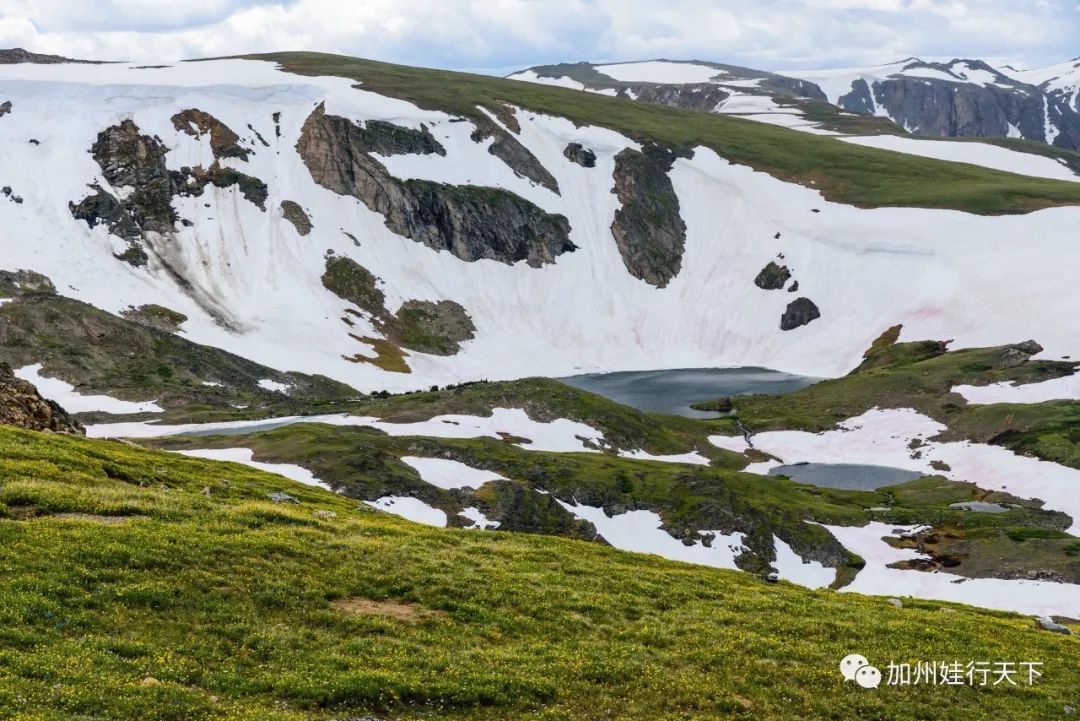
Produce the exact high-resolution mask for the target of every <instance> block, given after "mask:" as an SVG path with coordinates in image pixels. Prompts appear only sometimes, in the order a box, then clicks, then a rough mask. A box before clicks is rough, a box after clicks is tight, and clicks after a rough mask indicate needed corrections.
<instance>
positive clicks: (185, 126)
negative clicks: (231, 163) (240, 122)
mask: <svg viewBox="0 0 1080 721" xmlns="http://www.w3.org/2000/svg"><path fill="white" fill-rule="evenodd" d="M172 124H173V127H174V128H176V129H177V130H179V131H181V132H184V133H187V134H188V135H190V136H191V137H193V138H201V137H202V136H204V135H209V136H210V149H211V150H212V151H213V153H214V157H215V158H217V159H219V160H221V159H223V158H236V159H237V160H244V161H246V160H247V159H248V155H249V154H250V153H251V151H250V150H246V149H244V148H241V147H240V144H239V143H240V136H239V135H237V134H236V133H234V132H233V131H232V129H231V128H229V126H227V125H225V123H223V122H221V121H220V120H218V119H217V118H215V117H214V116H213V115H211V114H210V113H207V112H204V111H202V110H198V109H196V108H190V109H188V110H182V111H180V112H179V113H177V114H176V115H174V116H172Z"/></svg>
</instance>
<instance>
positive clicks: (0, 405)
mask: <svg viewBox="0 0 1080 721" xmlns="http://www.w3.org/2000/svg"><path fill="white" fill-rule="evenodd" d="M0 424H4V425H8V426H18V427H19V428H26V429H29V430H31V431H54V432H56V433H72V434H75V435H80V436H81V435H85V433H86V431H85V430H84V429H83V427H82V426H81V425H80V424H79V422H78V421H76V420H75V419H74V418H72V417H71V416H70V415H69V414H68V412H67V411H65V410H64V409H63V408H61V407H60V405H59V404H58V403H56V402H55V401H50V400H47V399H45V398H42V397H41V394H40V393H38V392H37V389H36V388H34V386H33V385H32V384H31V383H27V382H26V381H24V380H21V379H19V378H16V377H15V374H14V373H13V372H12V370H11V366H9V365H8V364H7V363H3V362H0Z"/></svg>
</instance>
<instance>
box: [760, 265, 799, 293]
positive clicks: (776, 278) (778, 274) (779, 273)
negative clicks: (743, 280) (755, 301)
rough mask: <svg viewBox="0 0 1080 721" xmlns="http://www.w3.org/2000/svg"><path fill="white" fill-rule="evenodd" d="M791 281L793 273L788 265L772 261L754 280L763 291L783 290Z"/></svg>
mask: <svg viewBox="0 0 1080 721" xmlns="http://www.w3.org/2000/svg"><path fill="white" fill-rule="evenodd" d="M790 279H791V271H790V270H788V267H787V266H786V265H777V264H776V263H775V262H773V261H770V262H769V264H768V265H766V266H765V267H764V268H762V269H761V272H760V273H758V274H757V277H756V278H754V285H756V286H757V287H758V288H761V289H762V290H782V289H783V287H784V286H785V285H786V284H787V282H788V281H789V280H790Z"/></svg>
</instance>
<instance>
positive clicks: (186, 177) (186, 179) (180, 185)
mask: <svg viewBox="0 0 1080 721" xmlns="http://www.w3.org/2000/svg"><path fill="white" fill-rule="evenodd" d="M175 178H176V194H177V195H188V196H191V195H202V193H203V190H204V189H205V188H206V186H207V185H213V186H214V187H215V188H229V187H232V186H234V185H235V186H236V187H237V188H239V189H240V194H241V195H243V196H244V198H245V199H246V200H248V201H249V202H251V203H252V204H253V205H256V206H258V208H259V210H266V198H267V196H269V194H270V193H269V191H268V190H267V188H266V183H264V182H263V181H261V180H259V179H258V178H256V177H254V176H251V175H246V174H244V173H241V172H240V171H239V170H233V169H232V168H227V167H225V166H223V165H221V164H220V163H218V162H217V161H216V160H215V161H214V162H213V163H212V164H211V165H210V167H209V168H204V167H202V166H201V165H196V166H195V167H194V168H188V167H186V166H185V167H183V168H181V169H180V171H179V173H176V174H175Z"/></svg>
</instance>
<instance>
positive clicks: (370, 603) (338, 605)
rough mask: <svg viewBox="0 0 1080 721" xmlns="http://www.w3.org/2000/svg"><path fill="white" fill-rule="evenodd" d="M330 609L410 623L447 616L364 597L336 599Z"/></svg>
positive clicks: (428, 610) (439, 612) (425, 609)
mask: <svg viewBox="0 0 1080 721" xmlns="http://www.w3.org/2000/svg"><path fill="white" fill-rule="evenodd" d="M330 608H332V609H334V610H335V611H338V612H340V613H345V614H348V615H350V616H385V617H387V618H394V619H397V620H398V621H407V622H410V623H416V622H418V621H425V620H427V619H429V618H441V617H443V616H445V615H446V612H445V611H433V610H431V609H428V608H423V607H421V606H417V605H416V604H415V603H408V602H407V601H393V600H386V601H376V600H375V599H372V598H364V597H363V596H353V597H350V598H338V599H335V600H333V601H331V602H330Z"/></svg>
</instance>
